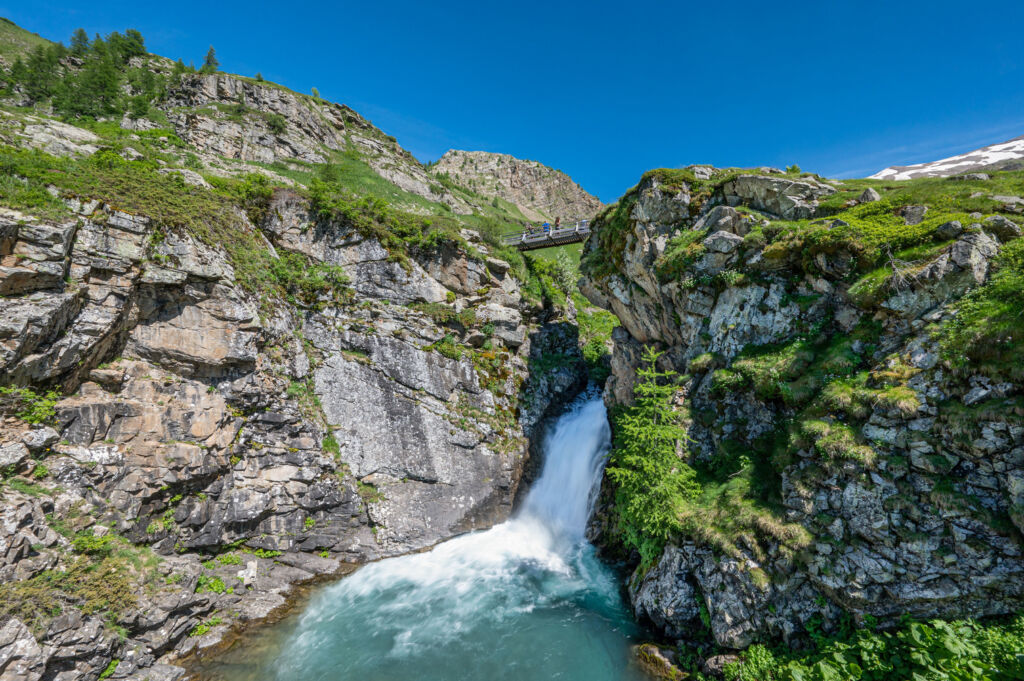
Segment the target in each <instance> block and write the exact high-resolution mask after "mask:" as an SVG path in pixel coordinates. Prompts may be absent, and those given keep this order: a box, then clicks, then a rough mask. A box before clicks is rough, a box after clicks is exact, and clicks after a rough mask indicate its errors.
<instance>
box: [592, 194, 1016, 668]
mask: <svg viewBox="0 0 1024 681" xmlns="http://www.w3.org/2000/svg"><path fill="white" fill-rule="evenodd" d="M692 182H693V181H692V180H690V181H685V182H682V183H679V182H676V183H666V181H665V180H664V179H663V178H661V177H660V176H659V175H657V174H652V175H649V176H647V177H645V179H644V180H643V181H642V182H641V183H640V185H639V186H638V188H637V189H636V191H635V194H632V195H629V196H627V197H626V198H625V199H624V204H620V205H626V206H628V207H629V212H628V218H627V219H625V220H622V221H618V222H615V221H613V220H612V219H611V218H609V217H608V216H605V217H604V218H602V219H601V220H598V221H597V222H596V223H595V236H594V237H592V238H591V239H590V241H589V242H588V243H587V245H586V251H587V254H586V255H585V258H584V267H585V272H586V276H585V277H584V280H583V281H582V282H581V284H582V290H583V291H584V293H585V295H586V296H587V297H588V298H589V299H590V300H591V301H592V302H594V303H595V304H597V305H601V306H603V307H605V308H607V309H610V310H612V311H613V312H615V314H616V315H617V316H618V317H619V319H620V321H621V322H622V327H621V328H620V329H617V330H616V333H615V334H614V335H613V339H614V341H615V349H614V352H613V357H612V374H613V375H612V377H611V378H610V379H609V382H608V384H607V386H606V392H605V397H606V401H607V402H608V403H609V404H622V403H628V402H630V401H631V400H632V388H633V384H634V381H635V375H636V370H637V368H638V367H639V366H640V355H641V349H642V346H643V345H647V344H649V345H654V346H655V347H657V348H658V349H661V350H663V351H665V354H664V356H663V357H662V360H661V362H662V363H663V366H664V368H667V369H674V370H676V371H678V372H679V374H681V375H683V376H685V383H684V384H683V385H682V386H681V388H680V391H679V395H678V399H677V403H678V405H679V412H680V417H681V419H682V420H683V422H684V423H685V424H686V426H687V427H688V430H689V435H690V437H691V438H692V443H690V446H689V452H688V453H687V456H688V457H690V459H689V460H690V462H691V463H693V464H694V465H696V466H698V467H704V468H703V469H704V470H714V469H716V467H719V468H727V467H728V466H730V465H735V466H736V467H737V468H738V469H739V470H742V467H743V466H744V465H749V461H750V460H758V457H764V458H762V459H760V460H761V461H763V468H758V469H757V470H758V471H759V472H758V475H759V476H762V480H760V481H758V484H760V485H765V484H766V480H767V478H765V476H777V477H776V478H775V480H776V483H777V488H776V490H777V491H776V492H775V494H777V495H778V496H777V498H776V501H774V502H771V503H765V502H763V501H758V500H757V499H760V497H754V500H748V501H747V502H745V503H747V504H749V505H746V506H736V507H734V508H732V509H731V510H730V509H729V508H728V507H725V508H723V509H722V510H721V511H718V510H716V509H715V508H706V509H703V510H700V511H697V512H696V513H697V515H696V516H695V521H694V525H692V526H691V527H693V528H697V529H691V530H688V531H687V532H685V533H684V534H683V535H681V536H679V537H678V538H677V539H676V540H675V541H674V542H672V543H670V545H668V546H667V547H666V548H665V550H664V552H663V553H662V555H661V556H660V559H659V560H658V561H657V562H656V564H655V565H653V566H650V568H649V569H648V570H646V571H641V570H638V572H637V573H636V574H634V576H633V578H632V580H631V581H630V593H631V597H632V602H633V605H634V608H635V610H636V612H637V615H638V616H640V617H642V618H643V619H645V620H647V621H649V622H651V623H652V624H653V625H654V626H655V627H656V628H657V629H659V630H660V631H662V632H663V633H664V634H665V635H666V636H668V637H671V638H689V637H690V636H691V635H692V632H693V631H694V630H696V629H699V628H702V627H703V626H704V624H703V623H702V612H701V611H704V614H703V617H704V618H706V620H705V621H706V623H707V625H708V627H709V629H710V632H711V634H712V635H713V637H714V639H715V641H716V642H717V643H718V644H719V645H721V646H725V647H730V648H744V647H746V646H748V645H750V644H751V643H754V642H759V641H776V640H787V641H792V640H797V639H799V638H800V637H802V636H804V635H805V631H806V629H807V626H808V625H809V623H811V622H812V621H814V622H817V621H819V620H820V622H822V623H823V626H824V627H825V629H826V630H829V629H830V628H831V627H833V626H835V624H836V622H837V621H838V620H839V618H840V617H841V616H843V614H844V613H851V614H853V615H854V617H861V616H863V615H871V616H873V617H876V618H878V620H879V621H880V622H881V623H882V624H883V625H887V624H893V623H896V622H897V621H898V619H899V617H900V616H901V615H903V614H910V615H912V616H914V617H922V618H925V617H947V618H956V617H980V616H985V615H995V614H1004V613H1013V612H1016V611H1017V610H1019V609H1020V606H1021V603H1022V602H1024V600H1022V599H1024V587H1022V585H1024V580H1022V577H1024V553H1022V550H1024V543H1022V540H1021V529H1022V526H1021V520H1020V518H1021V514H1020V511H1019V508H1020V503H1021V501H1022V497H1021V485H1020V480H1021V479H1024V422H1022V421H1021V420H1020V418H1019V417H1018V416H1017V415H1016V414H1017V409H1018V407H1016V406H1015V405H1017V404H1018V402H1017V398H1016V397H1015V396H1016V395H1018V394H1019V391H1020V387H1021V386H1019V385H1017V384H1015V383H1013V382H1010V381H1008V380H1001V379H991V378H986V377H984V376H982V375H980V370H976V371H977V373H975V374H972V373H971V370H970V368H969V367H968V368H967V369H964V368H959V369H957V370H955V371H954V370H951V368H950V366H948V365H947V364H946V363H944V362H942V361H940V352H939V347H938V340H937V334H938V333H940V332H941V329H942V328H944V327H943V324H944V323H946V322H947V320H949V319H950V318H952V317H953V316H954V315H955V314H956V303H957V301H958V300H959V299H960V298H961V297H962V296H963V295H964V293H965V292H966V291H968V290H970V289H971V288H973V287H976V286H978V285H979V284H983V283H984V282H986V281H987V280H988V278H989V277H990V276H991V273H992V261H993V258H995V257H996V256H997V254H998V253H999V251H1000V249H1001V248H1002V247H1003V245H1004V244H1005V243H1006V242H1007V241H1009V240H1012V239H1014V238H1016V237H1017V232H1016V231H1015V230H1014V229H1013V228H1012V227H1006V228H1005V229H1003V228H1002V227H1000V228H999V230H997V229H992V228H989V229H986V228H985V225H986V224H990V225H992V226H993V227H996V226H1003V225H1004V221H1006V222H1010V221H1009V220H1008V219H1007V218H1006V217H1005V216H992V217H990V218H988V219H986V220H981V219H980V216H979V221H978V222H977V223H974V224H972V225H971V226H970V227H969V228H968V229H963V228H962V227H961V226H960V224H959V223H957V224H956V225H955V227H956V228H955V229H953V228H951V226H950V225H951V223H944V224H942V225H938V226H937V227H936V228H935V231H934V236H933V237H932V238H933V239H934V241H933V242H932V243H933V244H934V246H933V247H932V248H931V250H930V251H929V255H928V257H927V259H926V260H923V261H917V262H914V263H903V262H901V261H898V259H896V258H894V257H892V256H890V265H889V266H888V267H889V268H890V269H889V271H888V272H886V271H885V270H879V271H876V272H875V274H874V276H875V277H876V279H875V280H874V281H875V282H876V284H872V286H876V285H877V282H879V281H881V282H882V284H883V285H881V286H877V288H875V289H872V291H873V292H872V294H871V295H870V296H868V295H866V294H865V290H866V289H867V288H868V287H869V284H868V283H867V282H868V281H870V275H865V276H864V278H861V274H859V273H857V272H856V268H857V267H858V265H857V264H856V263H857V260H856V258H857V257H858V256H857V255H856V253H861V252H863V249H864V248H865V247H864V246H863V245H862V244H857V243H854V242H851V241H846V240H844V239H843V238H841V237H839V236H837V235H839V234H841V233H842V232H841V231H839V230H842V229H844V227H843V225H845V222H842V221H841V220H837V221H833V220H831V219H822V220H818V221H813V220H809V219H813V218H815V217H816V215H815V213H816V207H815V204H814V201H815V200H816V199H817V198H818V197H820V196H824V195H827V194H829V193H831V191H832V190H831V189H830V188H827V187H825V186H824V185H821V184H820V183H817V182H803V181H799V182H798V181H792V180H789V179H786V178H781V177H761V176H752V175H751V176H748V175H740V176H739V177H737V178H735V179H727V180H726V181H725V182H724V183H723V184H721V185H718V186H717V187H715V188H714V190H713V191H712V192H711V193H710V195H707V194H705V199H704V200H703V202H702V203H699V204H696V202H695V201H694V199H693V196H694V191H693V189H692V187H691V183H692ZM920 212H922V213H923V211H920ZM775 217H781V218H785V219H804V220H807V222H806V223H805V227H804V229H807V230H811V231H812V232H813V233H814V234H815V235H816V236H815V237H811V238H808V239H807V240H806V241H800V240H793V241H790V240H787V238H784V237H782V236H779V237H773V236H772V231H771V229H770V228H769V227H770V225H771V222H772V220H773V219H774V218H775ZM928 218H929V219H933V220H937V219H935V218H931V216H930V215H929V216H928ZM922 219H924V218H922ZM1011 224H1012V223H1011ZM847 226H848V225H847ZM1015 226H1016V225H1013V227H1015ZM602 230H609V231H611V230H615V232H614V235H615V238H614V239H613V238H612V237H611V236H609V235H608V232H606V233H605V234H604V235H602ZM814 230H819V231H814ZM830 236H831V237H832V238H834V240H833V241H832V242H830V245H828V246H827V247H820V248H819V247H818V245H819V244H821V243H822V242H823V241H825V240H827V239H828V238H829V237H830ZM818 237H820V238H821V239H822V241H816V240H815V239H817V238H818ZM772 239H774V240H772ZM609 243H616V244H619V245H620V247H621V250H617V251H615V252H611V253H609V252H604V251H602V250H601V249H602V244H609ZM858 249H860V250H858ZM681 253H682V254H683V256H684V257H685V258H686V260H685V261H683V263H682V266H681V267H680V266H679V265H678V263H679V262H680V261H679V260H673V258H679V257H680V254H681ZM794 254H798V255H794ZM673 268H675V269H673ZM878 277H881V279H878ZM936 329H938V330H940V331H936ZM790 353H791V354H790ZM840 390H843V391H849V392H845V393H843V395H844V396H843V397H839V394H840V393H839V391H840ZM737 456H742V457H747V459H736V458H735V457H737ZM744 460H746V461H747V462H748V463H744ZM773 469H774V472H772V473H769V472H768V471H772V470H773ZM728 470H734V469H728ZM730 475H731V473H730ZM729 479H732V478H731V477H730V478H729ZM606 492H607V491H606ZM605 499H606V503H609V501H608V497H607V496H606V497H605ZM772 504H774V506H773V505H772ZM718 512H722V513H725V514H726V516H727V517H728V521H725V520H719V519H717V518H716V515H715V514H716V513H718ZM701 514H703V515H701ZM600 516H601V514H599V518H598V523H597V524H596V525H595V528H594V531H595V532H600V531H601V530H602V528H604V527H606V525H604V524H603V523H604V519H602V518H601V517H600ZM723 523H724V524H726V525H728V528H731V529H723V528H724V525H723ZM742 523H749V530H748V531H747V532H746V533H744V532H743V531H742V530H737V529H736V525H737V524H740V525H742ZM730 532H731V533H732V534H729V533H730Z"/></svg>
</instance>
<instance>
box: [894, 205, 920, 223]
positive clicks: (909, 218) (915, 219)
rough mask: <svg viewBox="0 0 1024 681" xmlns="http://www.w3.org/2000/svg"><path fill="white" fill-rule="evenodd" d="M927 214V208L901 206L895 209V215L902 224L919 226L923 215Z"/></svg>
mask: <svg viewBox="0 0 1024 681" xmlns="http://www.w3.org/2000/svg"><path fill="white" fill-rule="evenodd" d="M927 212H928V206H917V205H911V206H901V207H900V208H897V209H896V215H899V216H900V217H901V218H903V222H904V224H907V225H919V224H921V222H923V221H924V215H925V213H927Z"/></svg>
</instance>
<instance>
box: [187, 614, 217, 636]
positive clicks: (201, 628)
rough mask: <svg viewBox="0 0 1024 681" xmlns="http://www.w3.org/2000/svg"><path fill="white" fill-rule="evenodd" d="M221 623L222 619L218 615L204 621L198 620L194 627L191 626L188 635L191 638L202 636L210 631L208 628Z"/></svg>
mask: <svg viewBox="0 0 1024 681" xmlns="http://www.w3.org/2000/svg"><path fill="white" fill-rule="evenodd" d="M223 623H224V620H223V619H221V618H220V617H219V616H214V617H211V618H210V619H208V620H206V621H204V622H200V623H199V624H197V625H196V626H195V627H193V628H192V631H190V632H188V635H189V636H190V637H193V638H194V637H196V636H203V635H204V634H208V633H210V630H211V629H213V628H214V627H218V626H220V625H221V624H223Z"/></svg>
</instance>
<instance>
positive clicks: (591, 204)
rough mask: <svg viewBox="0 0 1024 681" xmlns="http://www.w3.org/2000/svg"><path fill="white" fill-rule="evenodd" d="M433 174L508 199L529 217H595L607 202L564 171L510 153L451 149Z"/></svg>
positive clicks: (432, 171)
mask: <svg viewBox="0 0 1024 681" xmlns="http://www.w3.org/2000/svg"><path fill="white" fill-rule="evenodd" d="M431 173H433V174H434V175H435V176H439V177H443V176H447V177H450V178H451V179H452V180H454V181H455V182H458V183H459V184H461V185H463V186H465V187H468V188H470V189H472V190H473V191H475V192H477V193H478V194H481V195H483V196H486V197H490V198H498V199H504V200H505V201H508V202H509V203H512V204H514V205H515V206H516V207H517V208H519V210H520V211H521V212H522V213H523V215H524V216H525V217H526V218H527V219H529V220H554V219H555V218H562V219H563V220H575V219H579V218H591V217H594V216H595V215H596V214H597V213H598V212H600V210H601V208H602V205H603V204H602V203H601V201H600V200H599V199H598V198H597V197H595V196H593V195H592V194H590V193H588V192H586V191H585V190H584V189H583V188H582V187H580V186H579V185H578V184H576V182H574V181H573V179H572V178H571V177H569V176H568V175H567V174H566V173H564V172H562V171H561V170H556V169H554V168H550V167H548V166H546V165H544V164H543V163H540V162H539V161H529V160H524V159H519V158H516V157H514V156H511V155H509V154H498V153H492V152H489V151H462V150H458V149H451V150H449V151H447V152H445V154H444V156H442V157H441V158H440V160H438V161H437V163H436V164H435V165H434V166H433V167H432V168H431Z"/></svg>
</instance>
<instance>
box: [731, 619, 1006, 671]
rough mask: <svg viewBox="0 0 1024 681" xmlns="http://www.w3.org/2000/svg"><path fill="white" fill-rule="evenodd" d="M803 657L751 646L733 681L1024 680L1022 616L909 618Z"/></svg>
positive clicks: (819, 641) (827, 643)
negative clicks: (999, 619)
mask: <svg viewBox="0 0 1024 681" xmlns="http://www.w3.org/2000/svg"><path fill="white" fill-rule="evenodd" d="M814 642H815V646H814V650H813V652H810V653H799V652H794V651H791V650H783V649H780V650H770V649H769V648H767V647H765V646H763V645H754V646H751V647H750V648H748V649H747V650H746V651H745V652H744V654H743V660H742V662H735V663H730V664H727V665H726V667H725V678H726V679H727V680H728V681H846V680H847V679H859V680H862V681H889V680H890V679H913V680H914V681H1009V680H1010V679H1020V678H1022V675H1024V617H1022V616H1019V615H1018V616H1017V617H1015V618H1013V619H1012V620H1010V621H1008V622H1005V623H997V624H990V625H982V624H979V623H976V622H964V621H957V622H943V621H941V620H932V621H930V622H927V623H926V622H915V621H912V620H911V621H907V622H906V623H905V624H904V625H903V626H902V627H901V628H900V629H899V630H897V631H894V632H888V631H885V632H876V631H872V630H870V629H857V630H855V631H852V632H851V633H849V634H847V635H845V636H839V637H836V638H825V637H822V636H820V635H816V636H814Z"/></svg>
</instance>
